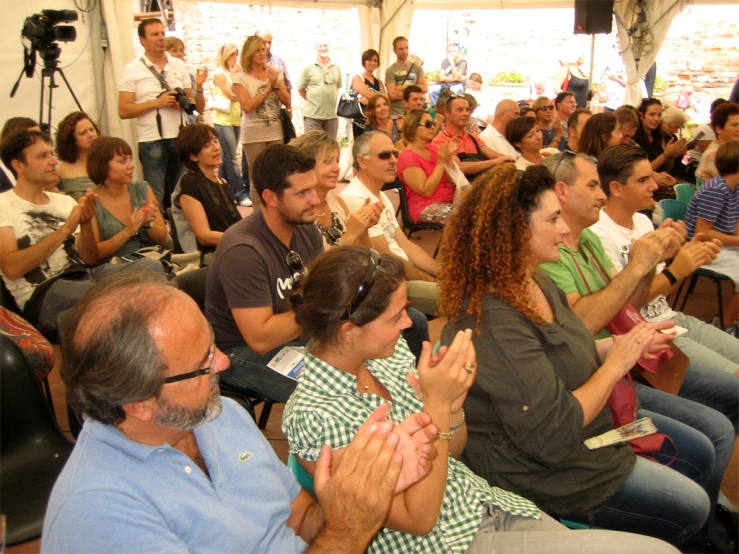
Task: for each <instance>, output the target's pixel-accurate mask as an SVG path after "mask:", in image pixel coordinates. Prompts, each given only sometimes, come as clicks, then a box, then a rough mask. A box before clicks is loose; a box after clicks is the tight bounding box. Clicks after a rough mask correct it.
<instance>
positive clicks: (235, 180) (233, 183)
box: [214, 123, 246, 202]
mask: <svg viewBox="0 0 739 554" xmlns="http://www.w3.org/2000/svg"><path fill="white" fill-rule="evenodd" d="M214 127H215V129H216V132H217V133H218V142H220V143H221V155H222V156H223V164H222V165H221V169H220V176H221V177H222V178H224V179H226V181H228V186H229V187H231V194H232V195H233V197H234V200H236V201H237V202H239V201H241V200H243V199H244V198H245V197H246V191H244V182H243V181H242V180H241V171H239V164H238V162H237V161H236V147H237V146H238V142H239V133H240V132H241V127H239V126H238V125H237V126H236V127H232V126H229V125H218V124H217V123H216V124H215V125H214Z"/></svg>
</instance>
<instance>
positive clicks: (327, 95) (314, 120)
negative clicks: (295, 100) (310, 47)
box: [298, 37, 341, 140]
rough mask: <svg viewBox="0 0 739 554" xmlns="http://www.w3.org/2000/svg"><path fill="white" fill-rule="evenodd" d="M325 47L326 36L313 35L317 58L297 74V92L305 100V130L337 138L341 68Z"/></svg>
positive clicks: (326, 46) (327, 47)
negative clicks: (298, 77)
mask: <svg viewBox="0 0 739 554" xmlns="http://www.w3.org/2000/svg"><path fill="white" fill-rule="evenodd" d="M328 49H329V41H328V38H326V37H316V53H317V55H316V61H315V62H313V63H312V64H310V65H309V66H307V67H306V68H305V69H303V72H302V73H301V74H300V81H299V82H298V94H300V96H302V97H303V100H305V105H304V106H303V130H304V132H306V133H307V132H308V131H313V130H317V131H323V132H325V133H326V134H327V135H328V136H330V137H331V138H333V139H334V140H336V135H337V133H338V131H339V118H338V117H336V102H337V101H338V97H339V89H340V88H341V69H339V66H338V65H336V64H335V63H333V62H332V61H331V58H329V57H328Z"/></svg>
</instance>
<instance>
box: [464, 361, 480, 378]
mask: <svg viewBox="0 0 739 554" xmlns="http://www.w3.org/2000/svg"><path fill="white" fill-rule="evenodd" d="M476 367H477V364H476V363H473V362H465V364H464V365H463V366H462V369H464V370H465V371H466V372H467V373H469V374H470V375H472V373H473V372H474V371H475V368H476Z"/></svg>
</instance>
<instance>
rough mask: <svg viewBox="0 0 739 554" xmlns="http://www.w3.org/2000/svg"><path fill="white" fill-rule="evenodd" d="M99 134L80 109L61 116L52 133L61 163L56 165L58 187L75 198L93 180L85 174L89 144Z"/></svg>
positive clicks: (77, 198) (91, 185) (76, 198)
mask: <svg viewBox="0 0 739 554" xmlns="http://www.w3.org/2000/svg"><path fill="white" fill-rule="evenodd" d="M99 136H100V130H99V129H98V127H97V125H95V123H93V121H92V119H90V116H89V115H87V114H86V113H84V112H72V113H71V114H69V115H68V116H67V117H65V118H64V119H62V121H61V123H59V127H58V128H57V132H56V155H57V158H59V160H60V161H61V162H62V163H60V164H59V166H58V167H57V170H56V171H57V173H58V174H59V178H60V179H61V181H60V183H59V184H60V187H59V188H60V189H61V190H63V191H64V192H65V194H67V195H68V196H71V197H72V198H74V199H75V200H79V199H80V198H82V196H84V194H85V192H86V191H87V190H88V189H94V188H95V183H93V182H92V181H91V180H90V176H89V175H88V174H87V156H88V154H89V153H90V147H91V146H92V143H93V142H95V139H97V138H98V137H99Z"/></svg>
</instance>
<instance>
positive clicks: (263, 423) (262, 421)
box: [257, 399, 272, 429]
mask: <svg viewBox="0 0 739 554" xmlns="http://www.w3.org/2000/svg"><path fill="white" fill-rule="evenodd" d="M271 411H272V401H270V400H266V399H265V400H264V406H262V413H261V414H259V423H258V424H257V427H259V428H260V429H266V428H267V420H268V419H269V414H270V412H271Z"/></svg>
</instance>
